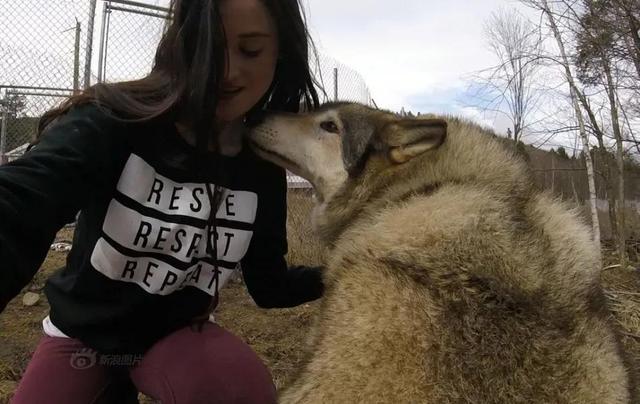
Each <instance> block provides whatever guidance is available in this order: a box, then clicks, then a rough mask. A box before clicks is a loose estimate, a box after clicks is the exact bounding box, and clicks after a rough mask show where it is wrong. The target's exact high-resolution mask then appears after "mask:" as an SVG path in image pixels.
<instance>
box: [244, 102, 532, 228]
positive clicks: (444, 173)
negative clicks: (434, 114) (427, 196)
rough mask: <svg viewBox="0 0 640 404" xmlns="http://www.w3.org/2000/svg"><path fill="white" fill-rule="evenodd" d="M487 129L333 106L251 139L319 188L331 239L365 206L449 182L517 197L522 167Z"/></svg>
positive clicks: (258, 129) (281, 117)
mask: <svg viewBox="0 0 640 404" xmlns="http://www.w3.org/2000/svg"><path fill="white" fill-rule="evenodd" d="M483 132H486V131H484V130H482V129H481V128H479V127H478V126H477V125H474V124H471V123H468V122H464V121H461V120H458V119H455V118H450V119H447V120H444V119H440V118H431V119H423V118H419V119H412V118H406V117H401V116H398V115H396V114H393V113H391V112H387V111H381V110H377V109H373V108H369V107H366V106H364V105H360V104H354V103H329V104H325V105H324V106H322V107H321V108H319V109H318V110H316V111H314V112H311V113H306V114H281V113H277V114H271V115H267V116H266V117H265V119H264V121H263V122H262V123H260V124H259V125H257V126H255V127H254V128H252V129H251V131H250V133H249V138H250V143H251V145H252V147H253V149H254V150H255V151H256V153H257V154H258V155H260V156H261V157H263V158H265V159H267V160H269V161H272V162H274V163H275V164H278V165H280V166H282V167H284V168H287V169H288V170H289V171H291V172H293V173H295V174H297V175H300V176H301V177H303V178H306V179H307V180H309V182H311V183H312V184H313V187H314V189H315V191H316V197H317V201H318V204H317V206H316V211H315V213H314V216H315V217H314V221H315V222H316V227H320V229H319V230H320V231H321V232H324V233H326V234H325V235H326V236H327V237H329V238H332V237H334V236H335V235H336V234H338V233H340V232H341V230H342V227H343V226H344V225H345V223H346V222H349V219H350V218H353V216H354V215H356V214H357V213H358V212H360V211H362V209H365V208H366V207H371V206H372V205H373V204H376V203H381V204H386V203H388V202H390V201H391V200H394V199H397V200H400V199H402V198H403V197H404V196H406V195H411V194H412V193H415V192H423V191H424V190H425V189H434V188H437V187H438V186H440V185H443V184H447V183H465V182H469V181H475V182H482V183H484V184H489V186H491V187H492V188H496V191H497V192H503V193H506V194H509V193H513V192H514V189H515V188H517V187H520V186H519V185H516V184H515V183H516V182H519V181H520V180H519V179H518V178H520V177H524V176H523V175H522V171H523V170H522V164H520V163H519V162H518V160H517V159H514V158H513V156H512V155H511V154H510V153H508V152H506V151H505V149H504V148H503V147H502V146H501V145H499V144H498V142H497V141H495V140H492V139H491V136H487V134H486V133H483ZM520 188H523V189H524V188H526V187H520ZM365 205H366V206H365ZM318 221H319V222H320V223H318ZM323 227H324V229H323Z"/></svg>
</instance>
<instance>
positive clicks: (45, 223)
mask: <svg viewBox="0 0 640 404" xmlns="http://www.w3.org/2000/svg"><path fill="white" fill-rule="evenodd" d="M195 156H196V150H195V148H193V147H192V146H191V145H189V144H188V143H186V142H185V141H184V140H183V139H182V137H180V135H179V134H178V133H177V131H176V129H175V127H174V125H173V124H172V123H171V122H169V121H162V120H157V121H155V122H153V123H149V122H147V123H144V124H142V123H136V124H132V123H123V122H121V121H117V120H115V119H113V118H111V117H110V116H109V115H107V114H105V113H104V112H103V111H102V110H100V109H98V108H97V107H96V106H94V105H84V106H81V107H76V108H74V109H72V110H71V111H70V112H68V113H67V114H65V115H64V116H62V117H61V118H60V119H59V120H58V121H57V122H56V123H55V124H53V125H52V126H51V127H50V128H48V129H47V130H46V131H45V133H44V134H43V137H42V140H41V141H40V143H38V144H37V145H36V146H35V147H34V148H32V149H31V150H30V151H29V152H27V153H26V154H25V156H23V157H22V158H20V159H18V160H16V161H14V162H11V163H9V164H6V165H3V166H0V311H2V310H3V309H4V307H5V306H6V304H7V303H8V302H9V300H11V299H12V298H13V297H15V296H16V295H17V294H18V293H19V292H20V290H21V289H22V288H23V287H24V286H25V285H26V284H27V283H28V282H29V281H30V280H31V278H32V277H33V275H34V274H35V272H36V271H37V270H38V268H39V267H40V265H41V263H42V261H43V260H44V258H45V257H46V254H47V252H48V250H49V247H50V245H51V243H52V241H53V240H54V238H55V235H56V233H57V231H58V230H59V229H60V228H61V227H62V226H64V225H65V224H66V223H70V222H72V221H73V220H74V219H75V218H76V214H77V213H78V212H80V214H79V216H78V221H77V226H76V231H75V234H74V239H73V247H72V249H71V251H70V253H69V255H68V257H67V262H66V265H65V267H64V268H61V269H60V270H59V271H58V272H56V273H55V274H54V275H52V276H51V278H50V279H48V281H47V283H46V285H45V294H46V295H47V298H48V300H49V303H50V305H51V312H50V317H51V321H52V322H53V324H54V325H55V326H56V327H57V328H58V329H59V330H61V331H62V332H63V333H65V334H66V335H68V336H70V337H73V338H78V339H80V340H81V341H83V342H84V343H85V344H86V345H87V346H89V347H91V348H93V349H96V350H97V351H99V352H103V353H127V354H138V353H143V352H144V351H145V350H146V349H148V348H149V347H150V346H151V345H152V344H153V343H154V342H155V341H157V340H158V339H159V338H161V337H163V336H165V335H167V334H168V333H170V332H172V331H174V330H176V329H178V328H180V327H183V326H186V325H188V324H189V323H190V322H191V321H192V320H193V319H194V318H196V317H200V316H202V315H203V314H205V313H206V311H207V308H208V307H209V305H210V302H211V298H212V295H213V294H214V288H215V285H214V277H213V273H214V265H213V264H214V261H213V258H212V257H211V256H210V255H209V256H207V253H206V245H207V240H206V237H207V236H209V237H213V239H212V242H213V243H217V244H216V246H217V255H218V257H217V264H218V270H219V272H218V274H219V276H218V278H219V279H218V282H219V287H218V289H219V288H220V287H222V286H223V285H224V283H225V282H226V280H227V279H228V276H229V275H230V274H231V273H232V272H233V270H234V269H236V268H237V265H238V264H240V266H241V268H242V272H243V276H244V280H245V283H246V285H247V288H248V290H249V293H250V294H251V296H252V297H253V299H254V301H255V302H256V303H257V304H258V305H259V306H261V307H265V308H268V307H291V306H296V305H299V304H301V303H303V302H306V301H310V300H313V299H316V298H318V297H320V295H321V294H322V281H321V276H320V272H319V270H318V269H316V268H304V267H298V268H291V269H287V265H286V262H285V259H284V255H285V254H286V252H287V241H286V177H285V173H284V171H283V170H282V169H280V168H278V167H276V166H274V165H272V164H270V163H268V162H265V161H263V160H260V159H259V158H257V157H256V156H255V155H254V154H253V153H252V152H251V151H250V150H249V148H248V147H244V148H243V151H242V152H240V154H238V155H237V156H234V157H224V156H223V157H216V158H221V160H220V161H219V163H220V166H219V170H220V172H224V173H226V175H221V176H219V177H218V178H216V176H215V173H216V171H218V170H216V169H215V168H216V167H215V161H214V156H213V154H212V155H211V157H212V158H211V162H210V163H211V169H210V170H209V169H206V168H207V167H205V170H203V169H202V167H199V169H196V166H194V164H193V161H194V158H195ZM203 173H204V174H203ZM213 184H216V185H218V186H219V187H221V188H220V189H221V191H222V192H223V193H222V202H221V204H220V206H219V209H218V211H217V214H216V218H217V219H216V226H217V231H216V232H213V231H210V230H208V226H207V218H208V217H209V210H210V208H209V206H210V203H209V198H208V192H207V190H206V188H205V187H206V186H209V187H210V189H212V190H213V189H214V186H213Z"/></svg>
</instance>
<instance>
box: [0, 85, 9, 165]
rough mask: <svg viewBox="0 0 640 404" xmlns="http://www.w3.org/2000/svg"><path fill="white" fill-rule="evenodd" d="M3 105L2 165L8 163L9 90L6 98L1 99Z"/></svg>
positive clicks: (1, 133)
mask: <svg viewBox="0 0 640 404" xmlns="http://www.w3.org/2000/svg"><path fill="white" fill-rule="evenodd" d="M0 106H2V129H0V165H2V164H5V163H7V161H8V159H7V119H8V118H9V114H8V110H9V99H8V98H7V92H6V91H5V93H4V100H2V101H0Z"/></svg>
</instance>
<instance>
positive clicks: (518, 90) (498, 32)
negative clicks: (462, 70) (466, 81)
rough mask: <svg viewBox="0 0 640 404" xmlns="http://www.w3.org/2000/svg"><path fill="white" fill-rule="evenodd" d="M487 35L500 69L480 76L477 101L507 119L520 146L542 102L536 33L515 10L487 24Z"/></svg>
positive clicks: (495, 15) (500, 13)
mask: <svg viewBox="0 0 640 404" xmlns="http://www.w3.org/2000/svg"><path fill="white" fill-rule="evenodd" d="M484 31H485V35H486V37H487V41H488V44H489V47H490V49H491V50H492V52H493V53H494V54H495V55H496V57H497V58H498V65H497V66H494V67H492V68H490V69H486V70H484V71H482V72H480V74H479V76H478V78H477V81H479V83H480V84H481V86H480V87H479V89H478V92H477V93H476V94H475V96H476V97H475V98H476V100H478V101H480V102H481V103H482V104H483V105H482V106H481V107H482V108H483V109H485V110H488V109H491V110H494V111H499V112H502V113H506V114H507V115H508V117H509V119H510V120H511V122H512V127H513V131H510V134H511V136H512V138H513V141H514V144H515V145H517V143H518V141H520V140H521V138H522V133H523V130H524V129H525V128H526V127H527V124H528V121H527V118H528V115H529V114H530V113H531V112H532V111H533V110H534V109H535V104H536V102H537V100H538V98H539V97H538V94H537V93H536V90H535V88H534V86H533V84H534V83H535V82H536V74H537V72H538V70H539V68H540V64H539V61H540V58H539V57H540V41H539V38H538V36H537V34H536V33H537V30H536V28H535V27H534V26H533V24H531V23H530V22H529V21H528V20H527V19H525V18H524V17H522V16H521V15H520V14H518V13H517V12H516V11H515V10H513V9H511V10H508V11H506V10H504V9H500V10H499V11H497V12H494V13H493V14H492V15H491V17H490V18H489V19H488V20H487V21H486V22H485V25H484ZM505 106H506V108H505ZM505 109H507V110H508V112H507V111H504V110H505Z"/></svg>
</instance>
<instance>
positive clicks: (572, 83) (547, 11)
mask: <svg viewBox="0 0 640 404" xmlns="http://www.w3.org/2000/svg"><path fill="white" fill-rule="evenodd" d="M522 3H524V4H526V5H528V6H530V7H533V8H534V9H536V10H539V11H541V12H542V13H543V15H544V16H545V17H546V19H547V21H548V23H549V27H550V28H551V31H552V33H553V37H554V38H555V40H556V44H557V46H558V49H559V51H560V59H559V60H558V62H559V63H560V64H561V66H562V68H563V70H564V75H565V78H566V81H567V83H568V84H569V93H570V97H571V103H572V105H573V108H574V113H575V117H576V119H577V121H578V128H579V133H580V138H581V139H582V146H583V151H584V153H583V154H584V157H585V164H586V166H587V178H588V184H589V200H590V204H591V223H592V227H593V239H594V242H595V243H596V245H598V246H599V245H600V221H599V219H598V208H597V194H596V186H595V178H594V169H593V161H592V159H591V153H590V148H589V134H588V133H587V130H586V127H585V122H584V118H583V115H582V110H581V108H580V99H579V96H578V94H579V93H581V92H580V89H579V88H578V86H577V85H576V80H575V78H574V74H573V72H572V71H571V64H570V61H569V57H568V56H567V51H566V47H565V40H564V38H563V36H562V33H561V32H560V29H559V28H558V24H557V21H556V16H555V13H554V12H553V10H552V9H551V8H550V7H549V4H548V2H547V0H522Z"/></svg>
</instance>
